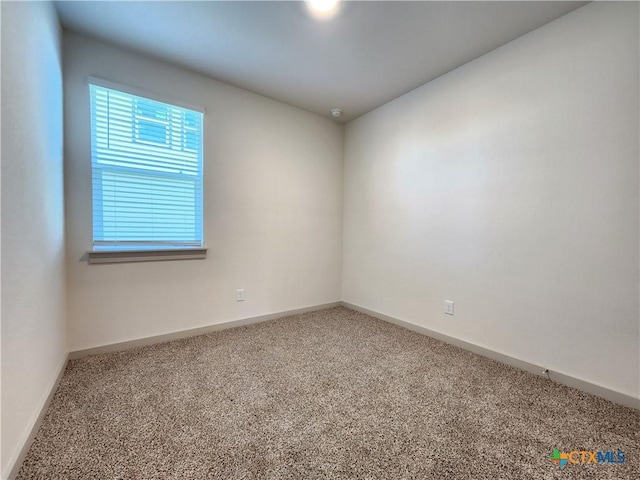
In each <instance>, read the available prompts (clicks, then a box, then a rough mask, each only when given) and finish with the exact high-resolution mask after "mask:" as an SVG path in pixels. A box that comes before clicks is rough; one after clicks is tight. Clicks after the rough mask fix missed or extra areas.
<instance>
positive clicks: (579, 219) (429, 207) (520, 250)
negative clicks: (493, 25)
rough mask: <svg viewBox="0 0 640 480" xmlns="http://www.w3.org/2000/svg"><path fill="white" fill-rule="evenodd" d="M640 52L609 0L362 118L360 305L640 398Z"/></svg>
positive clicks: (352, 240) (349, 293)
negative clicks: (448, 304) (450, 306)
mask: <svg viewBox="0 0 640 480" xmlns="http://www.w3.org/2000/svg"><path fill="white" fill-rule="evenodd" d="M638 49H639V47H638V4H637V3H609V2H602V3H599V2H597V3H592V4H589V5H587V6H585V7H583V8H580V9H578V10H576V11H575V12H573V13H570V14H568V15H566V16H564V17H562V18H560V19H558V20H556V21H554V22H552V23H550V24H547V25H546V26H544V27H542V28H540V29H538V30H536V31H534V32H532V33H530V34H528V35H526V36H524V37H521V38H520V39H518V40H516V41H514V42H511V43H509V44H507V45H505V46H503V47H501V48H499V49H497V50H495V51H493V52H491V53H489V54H487V55H485V56H483V57H481V58H479V59H477V60H475V61H473V62H471V63H468V64H466V65H464V66H462V67H461V68H458V69H457V70H454V71H452V72H450V73H449V74H447V75H445V76H443V77H440V78H439V79H437V80H435V81H433V82H430V83H428V84H426V85H424V86H422V87H420V88H418V89H416V90H414V91H412V92H410V93H408V94H406V95H404V96H402V97H400V98H398V99H396V100H394V101H392V102H390V103H388V104H386V105H384V106H382V107H380V108H378V109H376V110H374V111H372V112H370V113H369V114H367V115H365V116H363V117H361V118H359V119H358V120H355V121H353V122H351V123H349V124H348V125H347V129H346V133H345V180H344V183H345V196H344V207H345V209H344V250H343V258H344V267H343V299H344V300H345V301H346V302H349V303H352V304H356V305H360V306H363V307H366V308H368V309H370V310H373V311H377V312H380V313H383V314H386V315H389V316H391V317H395V318H398V319H401V320H405V321H409V322H412V323H414V324H417V325H420V326H423V327H426V328H429V329H431V330H434V331H438V332H442V333H444V334H446V335H449V336H452V337H455V338H459V339H461V340H464V341H467V342H470V343H472V344H476V345H479V346H482V347H485V348H488V349H490V350H493V351H497V352H500V353H503V354H506V355H509V356H511V357H515V358H518V359H521V360H524V361H526V362H530V363H533V364H537V365H542V366H545V367H547V368H549V369H551V370H552V375H553V371H558V372H562V373H564V374H568V375H570V376H573V377H576V378H579V379H583V380H586V381H588V382H591V383H593V384H596V385H600V386H603V387H606V388H609V389H612V390H615V391H618V392H621V393H624V394H627V395H630V396H633V397H635V398H639V397H640V394H639V388H640V387H639V377H640V375H639V358H640V351H639V348H640V334H639V311H638V303H639V298H638V291H639V278H638V277H639V269H638V266H639V254H638V249H639V238H638V229H639V228H638V227H639V208H638V201H639V193H638V192H639V185H638V174H639V154H640V152H639V146H638V145H639V133H638V132H639V130H640V125H639V120H638V112H639V102H638V84H639V75H638V58H639V51H638ZM445 299H448V300H453V301H454V302H455V314H454V316H449V315H445V314H444V312H443V302H444V300H445Z"/></svg>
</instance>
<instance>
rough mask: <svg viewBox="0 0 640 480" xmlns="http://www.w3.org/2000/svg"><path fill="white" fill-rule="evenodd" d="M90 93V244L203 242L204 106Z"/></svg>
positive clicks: (93, 89)
mask: <svg viewBox="0 0 640 480" xmlns="http://www.w3.org/2000/svg"><path fill="white" fill-rule="evenodd" d="M90 93H91V167H92V185H93V248H94V250H141V249H161V248H186V247H202V243H203V238H202V117H203V115H202V113H201V112H197V111H194V110H189V109H186V108H182V107H178V106H175V105H169V104H166V103H161V102H157V101H154V100H150V99H147V98H143V97H139V96H135V95H130V94H128V93H124V92H120V91H117V90H112V89H109V88H104V87H102V86H98V85H90Z"/></svg>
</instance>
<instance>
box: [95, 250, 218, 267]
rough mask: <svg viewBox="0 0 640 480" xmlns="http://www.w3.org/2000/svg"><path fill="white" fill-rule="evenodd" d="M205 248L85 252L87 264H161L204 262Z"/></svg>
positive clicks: (205, 256)
mask: <svg viewBox="0 0 640 480" xmlns="http://www.w3.org/2000/svg"><path fill="white" fill-rule="evenodd" d="M206 258H207V249H206V248H177V249H174V250H170V249H159V250H102V251H90V252H87V259H88V263H89V264H100V263H132V262H161V261H167V260H204V259H206Z"/></svg>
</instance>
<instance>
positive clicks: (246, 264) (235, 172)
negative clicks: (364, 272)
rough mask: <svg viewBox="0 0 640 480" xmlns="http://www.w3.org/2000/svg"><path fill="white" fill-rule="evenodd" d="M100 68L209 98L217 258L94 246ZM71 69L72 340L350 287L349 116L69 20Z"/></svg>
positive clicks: (160, 330) (94, 340) (159, 91)
mask: <svg viewBox="0 0 640 480" xmlns="http://www.w3.org/2000/svg"><path fill="white" fill-rule="evenodd" d="M88 76H95V77H100V78H103V79H105V80H109V81H112V82H117V83H120V84H124V85H127V86H129V87H133V88H137V89H141V90H145V91H147V92H149V93H151V94H152V95H158V96H161V97H163V98H167V99H175V100H176V101H180V102H183V103H186V104H188V105H194V106H199V107H203V108H204V109H205V110H206V114H205V117H204V122H205V124H204V151H205V155H204V172H205V180H204V189H205V194H204V196H205V200H204V211H205V213H204V227H205V243H206V246H207V247H208V256H207V259H206V260H191V261H173V262H149V263H130V264H111V265H88V264H87V262H86V261H85V260H84V258H83V257H84V256H85V252H87V251H88V250H90V249H91V244H92V231H91V177H90V174H91V171H90V167H91V165H90V135H89V133H90V130H89V92H88V87H87V83H86V80H87V77H88ZM64 79H65V175H66V177H65V178H66V187H65V188H66V190H65V192H66V214H67V255H68V257H67V258H68V265H67V268H68V312H69V313H68V314H69V342H70V350H71V351H74V350H79V349H84V348H90V347H95V346H100V345H105V344H110V343H116V342H123V341H128V340H133V339H137V338H144V337H148V336H152V335H160V334H165V333H169V332H175V331H180V330H186V329H189V328H196V327H201V326H206V325H212V324H216V323H220V322H226V321H232V320H237V319H241V318H245V317H253V316H258V315H265V314H270V313H274V312H280V311H286V310H292V309H296V308H303V307H308V306H312V305H318V304H324V303H329V302H335V301H339V300H340V294H341V292H340V278H341V263H342V258H341V255H342V194H343V185H342V178H343V161H342V150H343V133H344V129H343V127H342V125H339V124H336V123H334V122H332V121H331V120H328V119H326V118H323V117H320V116H318V115H315V114H311V113H308V112H304V111H302V110H300V109H297V108H294V107H291V106H289V105H285V104H283V103H280V102H277V101H274V100H271V99H268V98H265V97H262V96H260V95H256V94H253V93H250V92H247V91H245V90H241V89H239V88H236V87H231V86H229V85H225V84H223V83H220V82H217V81H214V80H212V79H210V78H207V77H204V76H202V75H199V74H196V73H193V72H189V71H186V70H183V69H180V68H177V67H175V66H172V65H169V64H167V63H163V62H161V61H157V60H154V59H151V58H149V57H146V56H141V55H139V54H136V53H132V52H129V51H125V50H121V49H119V48H116V47H114V46H110V45H107V44H104V43H101V42H98V41H96V40H92V39H89V38H87V37H83V36H79V35H77V34H73V33H65V34H64ZM239 288H243V289H245V295H246V300H245V301H244V302H236V300H235V291H236V289H239Z"/></svg>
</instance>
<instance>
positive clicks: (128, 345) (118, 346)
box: [69, 302, 341, 360]
mask: <svg viewBox="0 0 640 480" xmlns="http://www.w3.org/2000/svg"><path fill="white" fill-rule="evenodd" d="M340 305H341V302H332V303H324V304H322V305H313V306H310V307H303V308H296V309H294V310H286V311H282V312H275V313H268V314H266V315H259V316H256V317H247V318H241V319H238V320H231V321H228V322H222V323H216V324H213V325H207V326H205V327H197V328H190V329H188V330H180V331H177V332H171V333H165V334H162V335H154V336H152V337H143V338H137V339H135V340H129V341H126V342H118V343H110V344H108V345H100V346H97V347H91V348H85V349H82V350H75V351H73V352H69V359H70V360H73V359H76V358H81V357H86V356H87V355H99V354H101V353H110V352H120V351H123V350H129V349H132V348H137V347H144V346H146V345H154V344H156V343H164V342H170V341H171V340H179V339H181V338H188V337H195V336H197V335H204V334H205V333H211V332H218V331H220V330H226V329H228V328H235V327H241V326H243V325H251V324H253V323H261V322H266V321H268V320H274V319H276V318H282V317H287V316H289V315H297V314H299V313H307V312H314V311H316V310H324V309H327V308H332V307H338V306H340Z"/></svg>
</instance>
